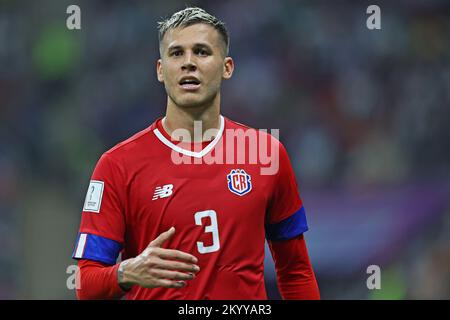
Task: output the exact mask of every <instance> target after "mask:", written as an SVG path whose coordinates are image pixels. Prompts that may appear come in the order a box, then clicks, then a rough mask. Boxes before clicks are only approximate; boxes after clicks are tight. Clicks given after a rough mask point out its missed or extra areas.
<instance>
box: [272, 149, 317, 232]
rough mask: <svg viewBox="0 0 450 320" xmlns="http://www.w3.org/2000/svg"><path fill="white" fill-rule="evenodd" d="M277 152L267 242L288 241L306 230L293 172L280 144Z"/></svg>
mask: <svg viewBox="0 0 450 320" xmlns="http://www.w3.org/2000/svg"><path fill="white" fill-rule="evenodd" d="M278 150H279V168H278V172H277V174H276V176H275V177H274V184H275V185H274V186H273V188H272V190H273V191H272V196H271V200H270V203H269V207H268V212H267V217H266V226H265V227H266V238H267V240H288V239H292V238H295V237H297V236H299V235H300V234H302V233H304V232H305V231H307V230H308V224H307V221H306V214H305V209H304V207H303V202H302V199H301V198H300V195H299V192H298V185H297V181H296V178H295V172H294V170H293V168H292V165H291V162H290V160H289V156H288V154H287V151H286V149H285V148H284V146H283V145H282V144H281V143H279V149H278Z"/></svg>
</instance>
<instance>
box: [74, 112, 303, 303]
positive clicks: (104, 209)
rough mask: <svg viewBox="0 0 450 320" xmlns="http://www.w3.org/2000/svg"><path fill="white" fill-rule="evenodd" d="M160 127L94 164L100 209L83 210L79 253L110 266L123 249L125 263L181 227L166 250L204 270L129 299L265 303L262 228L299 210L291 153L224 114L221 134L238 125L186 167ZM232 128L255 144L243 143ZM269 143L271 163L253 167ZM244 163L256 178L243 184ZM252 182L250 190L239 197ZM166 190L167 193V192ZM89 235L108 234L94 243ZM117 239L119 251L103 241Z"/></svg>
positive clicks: (137, 290) (142, 290)
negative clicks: (172, 285) (175, 286)
mask: <svg viewBox="0 0 450 320" xmlns="http://www.w3.org/2000/svg"><path fill="white" fill-rule="evenodd" d="M158 123H159V122H158V121H156V122H155V123H153V124H152V125H151V126H150V127H149V128H147V129H145V130H143V131H141V132H140V133H138V134H136V135H134V136H133V137H132V138H130V139H128V140H126V141H125V142H122V143H120V144H118V145H116V146H115V147H114V148H112V149H110V150H109V151H107V152H105V153H104V154H103V156H102V157H101V159H100V160H99V162H98V163H97V165H96V168H95V170H94V173H93V174H92V178H91V179H92V180H95V181H97V182H103V184H102V186H103V188H102V189H101V191H102V193H101V195H100V196H99V197H98V198H97V200H96V201H93V202H94V204H95V207H97V208H98V209H97V210H98V212H97V211H95V210H94V211H90V210H88V211H86V210H85V209H83V213H82V217H81V224H80V233H84V234H86V236H85V239H84V240H85V241H82V242H81V244H80V243H78V244H77V248H76V250H75V251H74V253H75V254H74V258H76V259H92V260H95V261H100V262H101V263H106V264H108V261H109V262H110V263H109V265H111V264H112V263H113V262H115V261H116V259H117V257H118V255H119V249H120V250H121V251H120V252H121V257H122V259H124V260H126V259H128V258H131V257H135V256H137V255H139V254H140V253H141V252H142V251H143V250H144V249H145V248H146V247H147V245H148V244H149V243H150V242H151V241H153V240H154V239H156V238H157V237H158V235H160V234H161V233H162V232H164V231H167V230H168V229H169V228H171V227H175V230H176V232H175V234H174V235H173V237H172V238H171V239H170V240H168V241H167V242H166V243H164V247H165V248H171V249H177V250H180V251H183V252H187V253H190V254H192V255H194V256H195V257H197V259H198V265H199V267H200V272H199V273H198V274H197V275H196V277H195V279H194V280H193V281H188V284H187V285H186V286H185V287H183V288H179V289H176V290H175V289H168V288H154V289H148V288H144V287H141V286H134V287H133V288H132V289H131V290H130V291H129V292H127V294H126V299H130V300H134V299H139V300H147V299H150V300H157V299H161V300H169V299H170V300H176V299H185V300H197V299H211V300H216V299H243V300H245V299H261V300H263V299H266V298H267V294H266V291H265V286H264V245H263V244H264V241H265V235H266V234H265V225H266V223H268V224H274V223H279V222H282V221H284V220H285V219H288V218H289V217H290V216H291V215H292V214H294V213H295V212H296V211H298V209H300V208H301V206H302V202H301V199H300V197H299V194H298V191H297V185H296V183H295V174H294V171H293V170H292V167H291V163H290V161H289V157H288V154H287V152H286V149H285V148H284V147H283V145H282V144H281V143H280V142H279V141H278V140H277V139H276V138H275V137H273V136H271V135H270V134H268V133H264V132H260V131H258V130H255V129H252V128H248V127H245V126H243V125H241V124H238V123H236V122H233V121H231V120H229V119H224V130H228V129H231V131H224V133H223V134H222V137H221V138H220V139H219V140H217V141H218V142H217V144H216V145H215V147H214V149H213V150H210V151H209V152H208V153H207V154H205V155H204V156H203V157H202V158H195V157H189V156H187V155H183V157H182V159H183V161H184V160H186V161H187V162H186V163H183V162H182V163H183V164H182V165H181V164H180V163H178V162H177V161H174V159H178V156H179V155H177V154H178V153H177V152H174V150H173V149H171V148H169V146H168V145H167V143H166V142H167V141H166V140H164V139H162V140H160V138H159V137H160V134H162V135H164V131H162V128H161V127H159V129H158V128H157V126H158ZM156 129H158V131H156ZM158 132H159V133H160V134H159V133H158ZM227 133H228V134H227ZM229 133H232V134H231V135H230V134H229ZM233 133H234V134H236V135H242V134H248V136H253V137H255V139H256V140H255V139H253V138H252V139H247V138H245V137H244V139H241V138H239V139H237V138H236V135H234V134H233ZM165 139H167V137H166V138H165ZM239 141H241V142H239ZM250 141H253V142H252V143H250ZM266 144H267V148H266V151H268V152H267V153H266V152H263V154H269V152H270V155H271V159H272V161H271V162H269V163H267V164H263V162H264V163H266V162H267V160H270V159H266V157H264V156H261V155H259V156H257V157H256V159H254V160H256V163H251V161H250V160H251V158H253V157H250V156H249V155H250V154H253V153H254V152H256V150H261V149H262V148H261V146H263V145H266ZM254 148H256V150H254ZM256 154H259V152H257V153H256ZM240 155H243V157H242V158H246V159H247V160H245V159H241V160H245V161H244V162H245V163H243V164H238V160H239V159H240V158H241V156H240ZM228 156H231V159H228ZM216 157H217V158H216ZM258 158H259V159H258ZM277 158H279V161H276V160H277ZM211 160H221V161H222V160H223V161H224V163H223V164H221V163H220V162H219V163H215V162H214V161H212V162H211ZM228 161H230V162H228ZM199 162H200V163H199ZM270 165H271V166H270ZM269 166H270V167H273V170H274V172H273V174H272V175H270V174H263V172H262V171H263V170H262V169H268V168H269ZM238 169H239V170H240V171H243V170H245V171H244V172H241V173H240V175H239V176H240V177H241V178H242V177H247V178H249V180H248V181H250V182H251V184H250V183H248V182H246V183H242V186H241V183H235V182H234V180H233V179H231V178H233V177H236V176H237V175H238V174H239V173H237V170H238ZM275 169H279V170H278V171H276V170H275ZM264 171H267V170H264ZM276 172H278V173H276ZM266 173H267V172H266ZM244 174H245V175H244ZM228 176H230V179H228ZM229 180H230V181H229ZM244 181H245V180H244ZM245 186H246V187H248V186H250V189H248V190H247V191H248V192H247V193H246V194H245V195H239V194H236V191H239V190H240V189H241V187H243V188H242V189H245V188H244V187H245ZM163 187H164V188H163ZM165 187H170V188H168V189H166V188H165ZM161 190H170V192H168V193H167V195H165V196H164V197H161ZM89 192H90V191H89ZM164 192H165V191H164ZM86 196H87V197H88V196H89V194H87V195H86ZM91 196H92V193H91ZM224 204H226V205H224ZM208 226H211V227H210V228H211V229H209V230H210V231H208V229H206V228H208ZM249 226H250V227H249ZM211 230H212V231H211ZM299 233H300V232H299ZM91 235H96V236H98V237H99V239H100V238H103V239H100V240H101V242H99V243H96V242H93V241H92V239H93V237H91ZM110 240H113V241H115V242H117V243H118V244H119V245H120V246H115V248H114V250H112V249H111V248H110V247H107V246H104V245H103V243H109V244H111V241H110ZM199 242H200V243H202V245H200V244H199ZM243 243H244V244H245V245H243ZM218 244H219V245H220V248H219V246H218ZM119 247H121V248H119ZM202 248H208V249H210V250H211V251H208V252H206V251H203V249H202ZM93 258H96V259H93ZM100 259H104V261H103V260H100ZM111 261H113V262H111ZM105 277H106V276H105ZM106 278H108V277H106ZM111 278H112V276H111ZM103 291H105V292H107V291H108V290H107V289H103ZM96 292H97V291H96Z"/></svg>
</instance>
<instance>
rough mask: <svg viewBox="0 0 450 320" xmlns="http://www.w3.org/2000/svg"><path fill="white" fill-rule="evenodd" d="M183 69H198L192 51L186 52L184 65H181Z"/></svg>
mask: <svg viewBox="0 0 450 320" xmlns="http://www.w3.org/2000/svg"><path fill="white" fill-rule="evenodd" d="M181 69H182V70H183V71H185V70H189V71H195V70H196V69H197V65H196V64H195V61H194V60H193V55H192V53H191V52H186V54H185V55H184V61H183V65H182V66H181Z"/></svg>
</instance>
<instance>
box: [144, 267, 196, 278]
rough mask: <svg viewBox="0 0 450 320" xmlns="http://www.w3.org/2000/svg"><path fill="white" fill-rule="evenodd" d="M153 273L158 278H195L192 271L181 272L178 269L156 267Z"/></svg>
mask: <svg viewBox="0 0 450 320" xmlns="http://www.w3.org/2000/svg"><path fill="white" fill-rule="evenodd" d="M152 273H153V275H154V276H156V277H158V278H159V279H161V278H162V279H169V280H192V279H194V278H195V276H194V274H193V273H183V272H178V271H170V270H163V269H158V270H154V271H153V272H152Z"/></svg>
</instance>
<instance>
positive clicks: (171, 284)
mask: <svg viewBox="0 0 450 320" xmlns="http://www.w3.org/2000/svg"><path fill="white" fill-rule="evenodd" d="M156 284H157V285H158V287H164V288H183V287H184V286H185V285H186V282H184V281H172V280H167V279H159V280H158V281H157V282H156Z"/></svg>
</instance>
